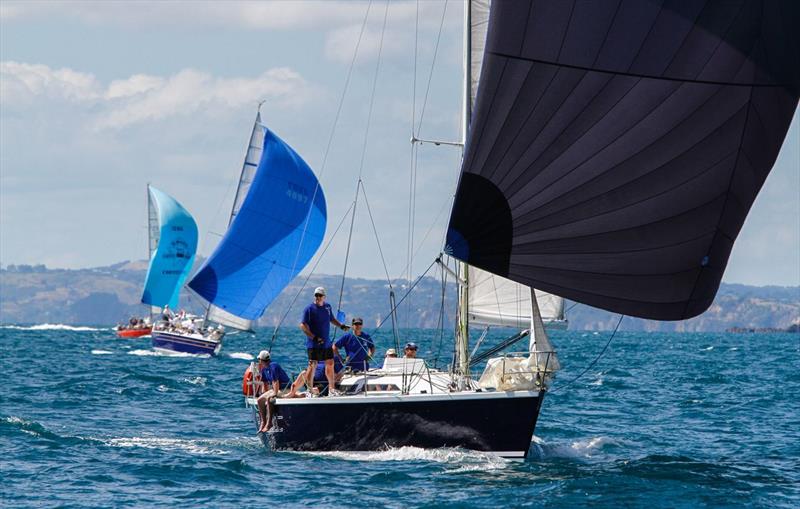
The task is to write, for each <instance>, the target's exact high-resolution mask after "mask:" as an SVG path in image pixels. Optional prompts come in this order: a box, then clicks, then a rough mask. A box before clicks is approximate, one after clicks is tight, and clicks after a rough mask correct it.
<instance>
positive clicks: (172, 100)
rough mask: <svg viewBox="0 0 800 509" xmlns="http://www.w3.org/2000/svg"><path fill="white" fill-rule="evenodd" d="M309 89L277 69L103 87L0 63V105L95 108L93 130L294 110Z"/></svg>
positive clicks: (188, 74)
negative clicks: (267, 107)
mask: <svg viewBox="0 0 800 509" xmlns="http://www.w3.org/2000/svg"><path fill="white" fill-rule="evenodd" d="M311 89H312V87H311V86H310V85H309V84H308V83H307V82H306V81H305V80H304V79H303V77H302V76H300V74H298V73H297V72H296V71H294V70H292V69H289V68H286V67H281V68H275V69H269V70H267V71H264V72H263V73H262V74H260V75H259V76H255V77H234V78H220V77H215V76H213V75H211V74H209V73H205V72H201V71H197V70H194V69H184V70H181V71H179V72H177V73H176V74H174V75H172V76H166V77H161V76H150V75H144V74H135V75H132V76H130V77H129V78H126V79H122V80H115V81H112V82H111V83H109V84H108V85H104V84H102V83H101V82H100V81H99V80H98V79H97V78H96V77H95V76H94V75H92V74H89V73H83V72H79V71H75V70H72V69H67V68H62V69H52V68H50V67H48V66H46V65H41V64H26V63H19V62H11V61H8V62H0V104H2V105H3V106H4V107H7V108H10V109H21V108H26V107H28V106H29V105H30V104H31V103H33V102H34V101H37V102H42V101H52V102H55V103H60V104H65V103H66V104H79V105H87V104H92V105H96V106H98V108H97V113H96V117H95V120H94V127H96V128H101V127H116V128H121V127H125V126H129V125H132V124H137V123H141V122H147V121H157V120H161V119H165V118H168V117H173V116H177V115H180V114H187V113H193V112H196V111H200V110H202V109H208V108H214V107H221V108H226V109H236V108H240V107H243V106H247V105H255V104H256V103H257V102H258V101H261V100H266V101H268V102H270V103H271V104H272V105H274V106H275V107H278V108H281V107H290V108H291V107H298V106H300V105H302V104H304V103H305V102H307V101H308V100H309V99H310V97H311Z"/></svg>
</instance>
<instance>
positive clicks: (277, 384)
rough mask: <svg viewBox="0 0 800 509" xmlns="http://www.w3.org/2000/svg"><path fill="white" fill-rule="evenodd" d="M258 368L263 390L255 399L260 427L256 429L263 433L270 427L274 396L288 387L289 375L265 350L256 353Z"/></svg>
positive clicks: (280, 393) (279, 394)
mask: <svg viewBox="0 0 800 509" xmlns="http://www.w3.org/2000/svg"><path fill="white" fill-rule="evenodd" d="M258 370H259V371H260V372H261V382H262V384H263V386H264V391H265V392H264V393H263V394H261V395H260V396H259V397H258V399H256V403H257V404H258V414H259V416H260V417H261V428H259V430H258V431H259V433H264V432H267V431H269V429H270V428H271V427H272V406H273V404H274V401H275V398H276V397H279V396H282V395H283V394H284V393H285V392H286V389H287V388H288V387H289V375H287V374H286V372H285V371H284V370H283V368H282V367H281V365H280V364H278V363H277V362H272V359H271V358H270V355H269V352H268V351H266V350H262V351H261V352H259V354H258Z"/></svg>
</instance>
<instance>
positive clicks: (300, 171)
mask: <svg viewBox="0 0 800 509" xmlns="http://www.w3.org/2000/svg"><path fill="white" fill-rule="evenodd" d="M326 223H327V210H326V206H325V197H324V195H323V193H322V188H321V187H320V186H319V181H318V180H317V177H316V176H315V175H314V172H313V171H312V170H311V168H309V166H308V165H307V164H306V162H305V161H303V159H302V158H301V157H300V156H299V155H298V154H297V153H296V152H295V151H294V150H292V148H291V147H290V146H289V145H287V144H286V143H285V142H284V141H283V140H281V139H280V138H279V137H278V136H276V135H275V134H274V133H273V132H271V131H269V130H267V129H264V145H263V152H262V154H261V159H260V160H259V163H258V168H257V170H256V172H255V175H254V177H253V181H252V183H251V184H250V187H249V189H248V191H247V196H246V197H245V199H244V201H243V202H242V205H241V208H240V209H239V211H238V213H237V214H236V216H235V218H234V220H233V222H232V223H231V225H230V228H228V231H227V233H226V234H225V236H224V237H223V239H222V241H221V242H220V243H219V245H218V246H217V249H216V250H215V251H214V253H213V254H212V255H211V257H210V258H209V259H208V260H207V261H206V263H205V265H204V266H203V268H202V269H200V271H199V272H198V273H197V275H195V277H194V278H193V279H192V280H191V281H190V282H189V287H190V288H191V289H192V290H194V291H195V292H196V293H197V294H198V295H200V296H201V297H203V298H204V299H206V300H207V301H208V302H209V303H211V304H212V305H213V306H216V307H218V308H220V309H222V310H224V311H226V312H228V313H230V314H233V315H235V316H237V317H240V318H244V319H247V320H255V319H257V318H258V317H260V316H261V315H262V314H263V313H264V309H266V307H267V306H269V304H270V303H271V302H272V301H273V300H274V299H275V297H277V296H278V294H280V293H281V291H282V290H283V289H284V288H285V287H286V285H288V284H289V282H290V281H291V280H292V279H293V278H294V277H295V276H297V274H298V273H300V271H301V270H302V269H303V267H305V266H306V264H307V263H308V262H309V260H311V257H312V256H314V253H315V252H316V251H317V249H318V248H319V246H320V244H321V243H322V239H323V237H324V236H325V226H326Z"/></svg>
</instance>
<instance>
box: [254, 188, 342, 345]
mask: <svg viewBox="0 0 800 509" xmlns="http://www.w3.org/2000/svg"><path fill="white" fill-rule="evenodd" d="M352 208H353V205H352V204H351V205H350V207H348V209H347V210H346V211H345V213H344V214H343V215H342V219H340V220H339V224H338V225H337V226H336V229H335V230H334V231H333V234H332V235H331V238H330V239H328V243H327V244H325V247H324V248H323V249H322V252H321V253H320V254H319V256H318V257H317V261H316V262H315V263H314V266H313V267H311V271H310V272H309V273H308V275H307V276H306V278H305V279H304V280H303V284H302V285H301V286H300V289H299V290H297V293H296V294H295V296H294V297H293V298H292V301H291V302H290V303H289V305H288V306H286V311H285V312H284V313H283V316H281V319H280V320H279V321H278V324H277V325H275V329H274V330H273V331H272V337H271V338H270V340H269V348H267V350H269V351H270V352H271V351H272V344H273V343H274V342H275V338H277V337H278V329H280V327H281V325H283V322H284V321H285V320H286V317H287V316H289V311H291V310H292V306H294V303H295V302H297V299H298V297H300V294H302V293H303V290H305V288H306V285H307V284H308V280H309V279H311V276H313V275H314V271H315V270H317V266H318V265H319V262H320V261H322V257H323V256H324V255H325V253H326V252H327V251H328V248H329V247H331V244H332V243H333V239H335V238H336V234H337V233H339V229H340V228H341V227H342V225H343V224H344V220H345V219H347V215H348V214H350V210H351V209H352Z"/></svg>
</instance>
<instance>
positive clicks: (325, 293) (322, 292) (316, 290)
mask: <svg viewBox="0 0 800 509" xmlns="http://www.w3.org/2000/svg"><path fill="white" fill-rule="evenodd" d="M318 293H321V294H322V295H328V293H327V292H326V291H325V288H323V287H321V286H318V287H316V288H314V295H316V294H318Z"/></svg>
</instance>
